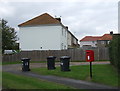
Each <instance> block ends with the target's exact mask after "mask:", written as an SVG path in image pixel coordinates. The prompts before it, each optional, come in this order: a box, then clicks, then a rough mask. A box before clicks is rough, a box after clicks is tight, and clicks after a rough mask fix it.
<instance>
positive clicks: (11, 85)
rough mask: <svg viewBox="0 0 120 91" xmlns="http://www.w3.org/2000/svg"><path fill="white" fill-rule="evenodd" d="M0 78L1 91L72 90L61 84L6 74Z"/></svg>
mask: <svg viewBox="0 0 120 91" xmlns="http://www.w3.org/2000/svg"><path fill="white" fill-rule="evenodd" d="M2 77H3V78H2V79H3V80H2V82H3V83H2V86H3V89H73V88H72V87H68V86H65V85H62V84H58V83H54V82H49V81H44V80H40V79H37V78H32V77H26V76H20V75H15V74H11V73H7V72H3V74H2Z"/></svg>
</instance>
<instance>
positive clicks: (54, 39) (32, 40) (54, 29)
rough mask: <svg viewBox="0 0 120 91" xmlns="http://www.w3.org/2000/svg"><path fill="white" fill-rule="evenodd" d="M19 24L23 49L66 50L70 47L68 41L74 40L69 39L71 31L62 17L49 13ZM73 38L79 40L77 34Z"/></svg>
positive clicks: (21, 47)
mask: <svg viewBox="0 0 120 91" xmlns="http://www.w3.org/2000/svg"><path fill="white" fill-rule="evenodd" d="M18 26H19V30H20V33H19V34H20V35H19V36H20V49H21V50H64V49H68V41H72V40H68V34H69V33H70V31H69V30H68V28H66V27H65V26H64V25H63V24H62V23H61V19H60V18H53V17H52V16H50V15H49V14H47V13H44V14H42V15H40V16H38V17H35V18H33V19H31V20H28V21H26V22H24V23H22V24H19V25H18ZM71 34H72V33H71ZM73 38H74V39H75V40H76V41H78V40H77V38H76V37H75V36H74V37H73ZM77 44H78V43H77ZM77 44H76V45H77Z"/></svg>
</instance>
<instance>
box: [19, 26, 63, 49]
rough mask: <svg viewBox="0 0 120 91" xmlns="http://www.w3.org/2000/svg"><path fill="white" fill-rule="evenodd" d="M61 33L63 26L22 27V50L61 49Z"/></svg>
mask: <svg viewBox="0 0 120 91" xmlns="http://www.w3.org/2000/svg"><path fill="white" fill-rule="evenodd" d="M60 34H61V26H35V27H20V48H21V50H61V41H62V40H61V39H60V38H61V37H60ZM62 42H64V41H62Z"/></svg>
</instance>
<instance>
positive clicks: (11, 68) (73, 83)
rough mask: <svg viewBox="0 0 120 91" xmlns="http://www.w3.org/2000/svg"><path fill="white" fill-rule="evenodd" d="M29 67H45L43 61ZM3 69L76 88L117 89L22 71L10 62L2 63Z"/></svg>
mask: <svg viewBox="0 0 120 91" xmlns="http://www.w3.org/2000/svg"><path fill="white" fill-rule="evenodd" d="M88 64H89V63H87V62H72V63H71V66H73V65H88ZM94 64H110V63H109V62H99V63H98V62H93V65H94ZM30 65H31V66H30V68H31V69H32V68H39V67H47V65H46V64H45V63H31V64H30ZM59 65H60V64H59V63H56V66H59ZM2 70H3V71H5V72H10V73H13V74H17V75H24V76H29V77H34V78H38V79H42V80H47V81H51V82H55V83H60V84H64V85H67V86H71V87H74V88H77V89H117V87H111V86H106V85H101V84H98V83H93V82H87V81H82V80H75V79H71V78H65V77H57V76H52V75H47V76H46V75H40V74H36V73H33V72H31V71H29V72H22V71H21V64H12V65H3V69H2Z"/></svg>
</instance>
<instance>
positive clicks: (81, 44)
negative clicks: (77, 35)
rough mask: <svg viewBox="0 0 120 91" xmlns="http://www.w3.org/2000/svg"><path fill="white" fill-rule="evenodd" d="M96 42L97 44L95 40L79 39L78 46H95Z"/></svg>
mask: <svg viewBox="0 0 120 91" xmlns="http://www.w3.org/2000/svg"><path fill="white" fill-rule="evenodd" d="M96 44H97V41H81V42H80V47H83V46H91V47H97V46H96Z"/></svg>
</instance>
